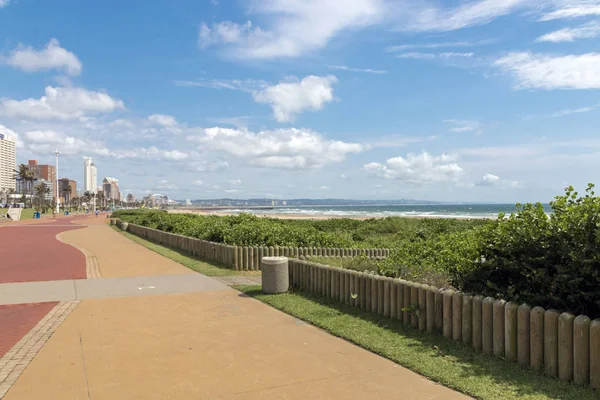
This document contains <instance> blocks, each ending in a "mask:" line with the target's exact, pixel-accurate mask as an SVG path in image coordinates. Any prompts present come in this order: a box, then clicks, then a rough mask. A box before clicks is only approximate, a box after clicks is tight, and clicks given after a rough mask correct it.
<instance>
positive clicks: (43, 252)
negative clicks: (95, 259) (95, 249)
mask: <svg viewBox="0 0 600 400" xmlns="http://www.w3.org/2000/svg"><path fill="white" fill-rule="evenodd" d="M73 219H74V218H61V219H59V220H57V221H56V222H51V223H38V224H28V225H16V224H15V225H11V226H5V227H2V228H0V260H2V262H1V263H0V283H8V282H31V281H54V280H62V279H85V278H86V275H85V256H84V255H83V254H82V253H81V252H80V251H79V250H77V249H75V248H74V247H72V246H69V245H68V244H65V243H62V242H60V241H58V240H57V239H56V235H58V234H59V233H61V232H65V231H69V230H73V229H81V226H77V225H74V224H71V223H70V222H71V221H72V220H73ZM56 225H58V226H56ZM65 225H66V226H65Z"/></svg>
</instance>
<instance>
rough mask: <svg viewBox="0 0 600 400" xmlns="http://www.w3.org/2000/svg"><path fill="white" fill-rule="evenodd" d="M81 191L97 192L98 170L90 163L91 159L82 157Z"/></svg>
mask: <svg viewBox="0 0 600 400" xmlns="http://www.w3.org/2000/svg"><path fill="white" fill-rule="evenodd" d="M83 190H84V191H85V192H92V193H97V192H98V170H97V169H96V165H95V164H94V163H93V162H92V157H83Z"/></svg>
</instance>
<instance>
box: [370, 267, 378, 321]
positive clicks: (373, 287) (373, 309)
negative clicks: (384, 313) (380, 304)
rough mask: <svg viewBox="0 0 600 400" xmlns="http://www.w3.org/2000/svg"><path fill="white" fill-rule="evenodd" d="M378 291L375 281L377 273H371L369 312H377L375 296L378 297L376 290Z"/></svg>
mask: <svg viewBox="0 0 600 400" xmlns="http://www.w3.org/2000/svg"><path fill="white" fill-rule="evenodd" d="M378 291H379V283H378V282H377V275H371V313H372V314H377V298H378V297H379V296H378V294H377V292H378Z"/></svg>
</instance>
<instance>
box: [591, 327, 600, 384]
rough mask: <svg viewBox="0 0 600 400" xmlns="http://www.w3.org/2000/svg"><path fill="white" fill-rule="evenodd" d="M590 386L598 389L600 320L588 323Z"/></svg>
mask: <svg viewBox="0 0 600 400" xmlns="http://www.w3.org/2000/svg"><path fill="white" fill-rule="evenodd" d="M590 386H591V387H592V388H594V389H600V318H597V319H595V320H593V321H592V322H591V323H590Z"/></svg>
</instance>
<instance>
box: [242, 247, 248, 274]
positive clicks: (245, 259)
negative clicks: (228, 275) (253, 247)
mask: <svg viewBox="0 0 600 400" xmlns="http://www.w3.org/2000/svg"><path fill="white" fill-rule="evenodd" d="M248 256H249V254H248V248H247V247H243V250H242V257H243V258H242V260H243V261H242V263H243V265H244V270H245V271H247V270H249V269H250V268H249V261H250V259H249V257H248Z"/></svg>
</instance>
